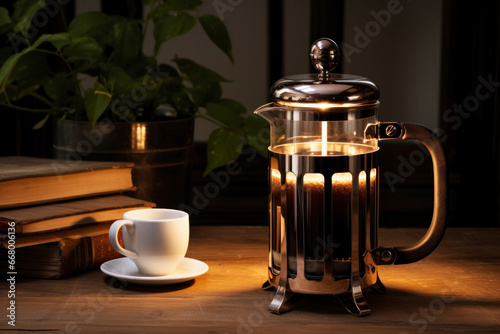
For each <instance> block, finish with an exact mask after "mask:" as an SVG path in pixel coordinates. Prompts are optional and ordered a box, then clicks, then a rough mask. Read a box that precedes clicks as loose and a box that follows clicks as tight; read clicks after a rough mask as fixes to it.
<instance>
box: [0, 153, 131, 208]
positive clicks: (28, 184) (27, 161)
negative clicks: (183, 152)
mask: <svg viewBox="0 0 500 334" xmlns="http://www.w3.org/2000/svg"><path fill="white" fill-rule="evenodd" d="M132 167H133V164H132V163H127V162H101V161H68V160H57V159H43V158H32V157H22V156H14V157H0V209H4V208H12V207H19V206H27V205H34V204H40V203H46V202H51V201H57V200H65V199H72V198H79V197H86V196H92V195H102V194H111V193H117V192H122V191H129V190H134V189H135V187H134V186H133V183H132Z"/></svg>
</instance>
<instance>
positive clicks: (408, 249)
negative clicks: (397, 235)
mask: <svg viewBox="0 0 500 334" xmlns="http://www.w3.org/2000/svg"><path fill="white" fill-rule="evenodd" d="M379 138H380V139H381V140H383V139H397V138H401V139H403V140H417V141H419V142H421V143H422V144H424V146H425V147H426V148H427V150H429V153H430V154H431V158H432V169H433V174H434V208H433V213H432V220H431V224H430V226H429V228H428V229H427V232H426V233H425V235H424V236H423V237H422V238H421V239H420V240H419V241H417V242H415V243H414V244H412V245H409V246H402V247H392V248H388V247H380V246H379V247H378V248H377V249H376V250H375V256H376V258H378V260H379V261H378V262H379V264H392V263H393V264H406V263H412V262H417V261H420V260H422V259H423V258H425V257H426V256H428V255H429V254H430V253H432V252H433V251H434V249H436V247H437V246H438V245H439V243H440V242H441V239H442V238H443V236H444V232H445V230H446V212H447V189H446V185H447V170H446V156H445V154H444V149H443V146H442V145H441V142H440V141H439V139H438V137H437V136H436V134H435V133H434V132H432V131H431V130H430V129H428V128H426V127H425V126H422V125H419V124H412V123H401V124H399V123H395V122H387V123H383V122H380V123H379Z"/></svg>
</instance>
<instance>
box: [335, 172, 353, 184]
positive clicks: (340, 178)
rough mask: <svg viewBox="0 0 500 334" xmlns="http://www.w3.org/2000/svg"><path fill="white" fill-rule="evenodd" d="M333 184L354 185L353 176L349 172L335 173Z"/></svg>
mask: <svg viewBox="0 0 500 334" xmlns="http://www.w3.org/2000/svg"><path fill="white" fill-rule="evenodd" d="M332 183H336V184H351V183H352V175H351V173H349V172H345V173H335V174H333V175H332Z"/></svg>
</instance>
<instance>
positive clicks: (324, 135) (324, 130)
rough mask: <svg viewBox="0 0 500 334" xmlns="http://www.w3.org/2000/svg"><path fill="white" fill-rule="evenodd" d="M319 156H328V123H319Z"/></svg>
mask: <svg viewBox="0 0 500 334" xmlns="http://www.w3.org/2000/svg"><path fill="white" fill-rule="evenodd" d="M321 155H323V156H326V155H328V123H327V122H325V121H323V122H321Z"/></svg>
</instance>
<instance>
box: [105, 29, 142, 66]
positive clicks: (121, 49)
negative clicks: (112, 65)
mask: <svg viewBox="0 0 500 334" xmlns="http://www.w3.org/2000/svg"><path fill="white" fill-rule="evenodd" d="M112 36H113V38H112V42H111V45H112V46H113V47H114V49H115V52H116V53H117V54H118V59H123V61H122V62H121V63H123V65H125V64H126V63H127V62H129V61H130V60H131V59H134V58H135V57H137V56H138V55H139V54H140V53H141V51H142V32H141V28H140V27H139V24H138V23H136V22H134V21H130V20H123V21H119V22H116V23H115V24H114V25H113V35H112Z"/></svg>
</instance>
